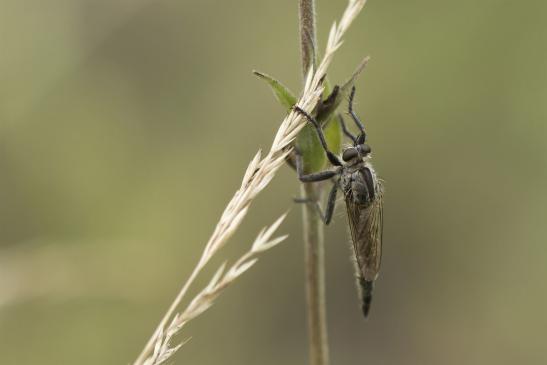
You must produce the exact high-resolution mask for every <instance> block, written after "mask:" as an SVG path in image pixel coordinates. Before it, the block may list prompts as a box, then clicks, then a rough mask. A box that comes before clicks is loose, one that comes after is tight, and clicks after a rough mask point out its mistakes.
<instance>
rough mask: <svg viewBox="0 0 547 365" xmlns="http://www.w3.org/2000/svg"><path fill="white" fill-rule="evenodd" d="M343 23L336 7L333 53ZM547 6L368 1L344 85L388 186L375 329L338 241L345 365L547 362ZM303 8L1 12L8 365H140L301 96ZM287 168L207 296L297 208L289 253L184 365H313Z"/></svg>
mask: <svg viewBox="0 0 547 365" xmlns="http://www.w3.org/2000/svg"><path fill="white" fill-rule="evenodd" d="M345 5H346V1H344V0H337V1H326V0H319V1H318V4H317V6H318V27H319V40H320V49H323V46H324V43H325V40H326V36H327V32H328V29H329V27H330V25H331V23H332V21H333V20H335V19H337V18H338V17H339V16H340V14H341V12H342V10H343V8H344V7H345ZM546 11H547V3H545V2H541V1H523V2H515V1H505V0H479V1H477V0H463V1H457V2H454V1H433V0H417V1H377V0H374V1H370V2H369V4H368V5H367V7H366V9H365V11H364V13H363V14H362V16H361V17H359V18H358V20H357V21H356V23H355V24H354V26H353V27H352V28H351V30H350V31H349V33H348V36H347V37H346V42H345V44H344V46H343V47H342V48H341V49H340V51H339V53H338V55H337V57H336V58H335V61H334V64H333V65H332V68H331V73H330V79H331V81H333V82H336V81H338V82H339V81H341V80H343V79H345V78H346V77H347V76H348V75H349V73H350V72H351V71H352V70H353V69H354V67H355V66H356V65H357V63H358V62H359V61H360V60H361V58H362V57H363V56H365V55H371V56H372V62H371V63H370V65H369V67H368V68H367V70H366V71H365V73H364V74H363V75H362V76H361V77H360V79H359V81H358V83H357V87H358V89H359V92H358V96H357V99H358V105H357V110H358V112H359V114H360V115H361V116H362V117H363V118H364V119H365V120H366V122H367V126H368V130H369V135H370V144H371V145H372V146H373V149H374V151H375V165H376V168H377V170H378V171H379V173H380V174H381V175H382V177H383V178H384V179H385V180H386V185H387V194H386V207H385V242H384V247H385V249H384V261H383V271H382V275H381V278H380V279H379V281H378V284H377V290H376V296H375V300H374V304H373V309H372V315H371V318H370V320H368V321H366V322H365V321H364V320H363V319H362V317H361V314H360V312H359V307H358V302H357V298H356V294H355V288H354V282H353V278H352V276H353V273H352V266H351V265H350V263H349V256H350V251H349V241H348V236H347V232H346V221H345V217H344V214H345V213H344V210H343V209H339V210H338V212H337V215H336V217H335V219H334V222H333V224H332V225H331V226H330V227H328V229H327V248H326V251H327V252H326V253H327V281H328V283H327V284H328V288H327V291H328V294H327V295H328V316H329V329H330V342H331V355H332V363H333V364H378V365H381V364H416V365H421V364H448V365H450V364H496V365H500V364H514V363H522V364H545V363H547V347H546V341H545V331H546V330H547V314H546V312H545V308H547V284H546V282H545V280H546V278H547V262H546V258H547V245H546V244H545V243H546V239H547V225H546V223H545V217H546V213H547V212H546V208H545V207H546V206H547V195H546V193H545V187H546V186H547V168H546V167H547V143H546V138H547V127H546V123H545V119H546V116H547V103H546V102H545V100H546V98H547V86H546V85H547V67H546V58H547V48H546V47H545V42H546V40H547V27H546V26H545V12H546ZM297 32H298V26H297V1H296V0H280V1H253V0H240V1H211V0H205V1H199V2H198V1H193V2H190V1H187V0H183V1H166V0H155V1H154V0H131V1H129V0H51V1H47V2H44V1H38V0H29V1H17V0H4V1H2V5H1V10H0V44H1V46H0V47H1V54H2V56H1V57H0V95H1V96H0V363H2V364H37V363H39V364H44V365H45V364H75V363H78V364H82V365H84V364H98V363H100V364H127V363H130V362H131V361H132V360H134V358H135V357H136V355H137V354H138V352H139V350H140V349H141V348H142V346H143V344H144V342H145V340H146V339H147V338H148V337H149V335H150V334H151V331H152V329H153V328H154V327H155V325H156V323H157V322H158V320H159V318H160V317H161V315H162V313H163V312H164V311H165V309H166V307H167V306H168V304H169V303H170V302H171V300H172V299H173V297H174V296H175V293H176V292H177V291H178V288H179V286H180V285H181V284H182V282H183V280H184V279H185V278H186V277H187V275H188V274H189V272H190V270H191V268H192V267H193V264H194V263H195V261H196V260H197V258H198V257H199V255H200V253H201V250H202V247H203V245H204V243H205V242H206V240H207V238H208V236H209V235H210V233H211V232H212V229H213V227H214V225H215V224H216V222H217V219H218V217H219V216H220V213H221V212H222V210H223V208H224V206H225V204H226V203H227V201H228V200H229V199H230V197H231V195H232V194H233V192H234V191H235V189H236V188H237V186H238V184H239V182H240V178H241V176H242V174H243V171H244V169H245V167H246V165H247V163H248V162H249V160H250V159H251V157H252V156H253V154H254V153H255V152H256V150H257V149H258V148H260V147H261V148H268V147H269V145H270V143H271V140H272V136H273V133H274V131H275V130H276V129H277V127H278V124H279V122H280V121H281V119H282V118H283V116H284V111H283V110H282V108H281V107H279V106H278V105H277V104H276V102H275V101H274V100H273V98H272V95H271V92H270V90H268V88H267V87H266V85H265V84H263V83H262V82H261V81H259V80H257V79H255V78H254V76H253V75H252V74H251V70H252V69H259V70H261V71H264V72H268V73H270V74H272V75H275V76H276V77H278V78H279V79H281V80H283V81H284V82H285V83H286V84H287V85H289V86H290V87H291V88H292V89H293V90H294V91H298V90H299V88H300V82H301V77H300V69H301V66H300V62H299V58H300V57H299V49H298V47H299V42H298V36H297ZM298 189H299V188H298V183H297V182H296V180H295V176H294V173H293V172H292V171H291V170H290V169H289V168H283V169H282V171H280V173H279V174H278V175H277V177H276V178H275V180H274V181H273V182H272V184H271V185H270V186H269V188H268V189H267V190H266V192H265V193H264V194H263V195H261V196H260V198H259V199H258V200H257V201H256V202H255V204H254V205H253V208H252V212H251V214H250V215H249V216H248V218H247V219H246V220H245V222H244V224H243V226H242V227H241V230H240V231H239V232H238V233H237V234H236V236H234V237H233V239H232V240H231V242H230V244H229V246H227V248H226V249H225V250H224V251H222V255H220V256H221V257H219V258H218V259H217V260H215V261H214V262H212V265H211V266H210V268H209V271H207V273H206V274H205V275H204V276H203V277H202V278H201V281H198V286H197V287H196V288H199V287H200V285H202V284H203V283H204V282H205V280H206V279H207V278H208V276H209V275H210V273H211V271H212V270H213V269H215V268H216V266H217V265H218V264H219V263H220V262H221V260H224V259H227V258H228V259H232V260H233V259H234V258H236V257H237V256H238V255H239V254H241V253H243V252H244V251H245V250H246V249H247V248H248V247H249V245H250V243H251V241H252V239H253V237H254V236H255V235H256V233H257V232H258V230H259V229H260V228H261V227H262V226H264V225H266V224H270V223H271V222H273V220H274V219H275V218H277V217H278V216H279V215H280V214H281V213H283V212H284V211H286V210H287V209H289V208H290V209H291V213H290V215H289V218H288V219H287V222H286V223H285V224H284V225H283V226H282V228H281V229H280V232H283V233H289V234H290V238H289V239H288V241H287V242H285V243H283V244H282V245H281V246H279V247H277V248H275V249H274V250H272V251H271V252H268V253H267V254H265V255H264V256H263V257H262V258H261V259H260V262H259V264H258V265H257V266H256V267H254V268H253V269H252V270H251V271H250V272H249V273H248V274H246V275H245V276H244V277H242V278H241V279H240V280H239V281H238V282H237V283H236V284H235V285H234V286H233V287H231V288H230V289H229V290H227V291H226V292H225V293H224V294H223V295H222V297H221V298H220V299H219V300H218V302H217V304H216V305H215V306H214V307H213V308H212V309H211V310H210V311H209V312H207V313H206V314H205V315H203V316H202V317H200V318H199V319H197V320H195V321H194V322H193V323H192V324H191V325H189V326H188V327H187V328H186V330H185V331H184V332H183V336H182V337H181V339H183V338H186V337H190V336H191V337H192V341H190V342H189V343H188V344H187V345H186V346H185V347H184V348H183V349H182V350H181V351H180V353H179V354H178V355H177V356H176V357H175V360H176V363H177V364H200V365H207V364H226V365H229V364H234V365H235V364H257V363H260V364H262V365H269V364H272V365H273V364H305V363H306V361H307V360H306V358H307V348H306V324H305V312H304V293H303V288H304V286H303V277H304V271H303V264H302V262H303V248H302V243H301V221H300V219H301V217H300V209H299V208H298V207H294V206H293V204H292V201H291V198H292V197H293V196H295V195H297V194H298Z"/></svg>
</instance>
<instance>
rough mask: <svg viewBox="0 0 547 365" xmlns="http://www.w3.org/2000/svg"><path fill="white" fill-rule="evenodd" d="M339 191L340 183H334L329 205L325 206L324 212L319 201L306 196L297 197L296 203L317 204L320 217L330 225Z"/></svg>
mask: <svg viewBox="0 0 547 365" xmlns="http://www.w3.org/2000/svg"><path fill="white" fill-rule="evenodd" d="M337 192H338V184H337V183H334V184H333V186H332V188H331V190H330V192H329V197H328V199H327V206H326V208H325V213H323V210H322V209H321V206H320V205H319V203H318V202H317V201H315V200H311V199H306V198H295V199H294V202H295V203H311V204H314V205H315V209H316V210H317V214H319V217H320V218H321V220H322V221H323V223H325V224H326V225H328V224H329V223H330V221H331V220H332V216H333V213H334V207H335V206H336V194H337Z"/></svg>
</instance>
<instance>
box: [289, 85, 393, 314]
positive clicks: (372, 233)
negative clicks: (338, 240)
mask: <svg viewBox="0 0 547 365" xmlns="http://www.w3.org/2000/svg"><path fill="white" fill-rule="evenodd" d="M354 96H355V87H353V88H352V90H351V94H350V98H349V107H348V109H349V115H350V116H351V118H352V119H353V121H354V122H355V124H356V125H357V127H358V128H359V130H360V133H359V135H358V136H354V135H353V134H352V133H351V132H350V131H349V130H348V129H347V128H346V125H345V123H344V120H343V119H342V117H340V123H341V126H342V130H343V132H344V134H345V135H346V136H347V137H348V138H350V139H351V140H352V145H351V146H350V147H347V148H345V149H344V151H343V153H342V160H343V162H342V161H340V159H339V158H338V157H337V156H336V155H335V154H334V153H332V152H331V151H330V150H329V149H328V147H327V143H326V142H325V136H324V134H323V130H322V129H321V125H320V124H319V122H318V121H317V120H316V119H314V118H313V117H312V116H310V115H309V114H308V113H306V112H305V111H304V110H302V109H300V108H298V107H295V110H296V111H297V112H298V113H300V114H302V115H303V116H304V117H305V118H306V119H307V120H308V122H310V123H311V124H312V125H313V126H314V128H315V130H316V131H317V134H318V136H319V140H320V142H321V145H322V146H323V149H324V150H325V153H326V155H327V158H328V159H329V161H330V163H331V164H332V165H333V167H334V169H331V170H326V171H322V172H317V173H313V174H308V175H304V174H303V171H302V158H301V156H300V153H299V151H296V155H297V156H296V171H297V173H298V177H299V179H300V181H302V182H304V183H307V182H316V181H324V180H329V179H331V180H332V182H333V186H332V189H331V191H330V193H329V196H328V200H327V207H326V209H325V213H323V212H322V211H321V208H320V207H319V205H318V203H317V202H314V203H315V204H316V206H317V210H318V213H319V215H320V216H321V219H322V220H323V221H324V222H325V224H329V223H330V221H331V219H332V214H333V212H334V206H335V203H336V194H337V192H338V190H339V189H340V190H342V192H343V193H344V198H345V201H346V209H347V213H348V222H349V228H350V231H351V239H352V242H353V251H354V254H355V269H356V276H357V281H358V283H357V284H358V288H359V295H360V297H361V300H362V310H363V314H364V315H365V317H367V316H368V313H369V310H370V304H371V302H372V290H373V287H374V281H375V280H376V278H377V277H378V272H379V270H380V260H381V256H382V228H383V227H382V226H383V193H384V189H383V185H382V181H381V180H380V179H379V178H378V177H377V175H376V172H375V171H374V168H373V167H372V164H371V163H370V159H371V148H370V146H369V145H367V144H366V143H365V142H366V139H367V135H366V133H365V127H364V126H363V123H361V121H360V120H359V118H358V117H357V115H356V114H355V113H354V111H353V98H354Z"/></svg>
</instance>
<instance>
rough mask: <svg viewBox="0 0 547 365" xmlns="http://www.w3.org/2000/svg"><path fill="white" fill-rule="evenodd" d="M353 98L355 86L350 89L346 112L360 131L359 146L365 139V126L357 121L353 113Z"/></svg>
mask: <svg viewBox="0 0 547 365" xmlns="http://www.w3.org/2000/svg"><path fill="white" fill-rule="evenodd" d="M354 97H355V86H354V87H352V88H351V93H350V94H349V104H348V111H349V115H351V119H353V121H354V122H355V124H356V125H357V127H358V128H359V130H360V131H361V135H360V136H359V138H358V142H359V144H361V143H364V142H365V140H366V139H367V134H366V132H365V126H364V125H363V123H362V122H361V121H360V120H359V118H358V117H357V115H356V114H355V112H354V111H353V98H354Z"/></svg>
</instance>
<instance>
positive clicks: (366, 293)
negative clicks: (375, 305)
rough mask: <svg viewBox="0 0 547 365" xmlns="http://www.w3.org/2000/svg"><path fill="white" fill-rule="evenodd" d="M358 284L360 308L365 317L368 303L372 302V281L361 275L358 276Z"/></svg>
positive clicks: (368, 309) (368, 308) (368, 306)
mask: <svg viewBox="0 0 547 365" xmlns="http://www.w3.org/2000/svg"><path fill="white" fill-rule="evenodd" d="M359 285H360V286H361V301H362V309H363V314H364V315H365V318H367V316H368V312H369V311H370V305H371V303H372V290H373V289H374V281H369V280H365V278H363V277H362V276H361V277H360V278H359Z"/></svg>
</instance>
